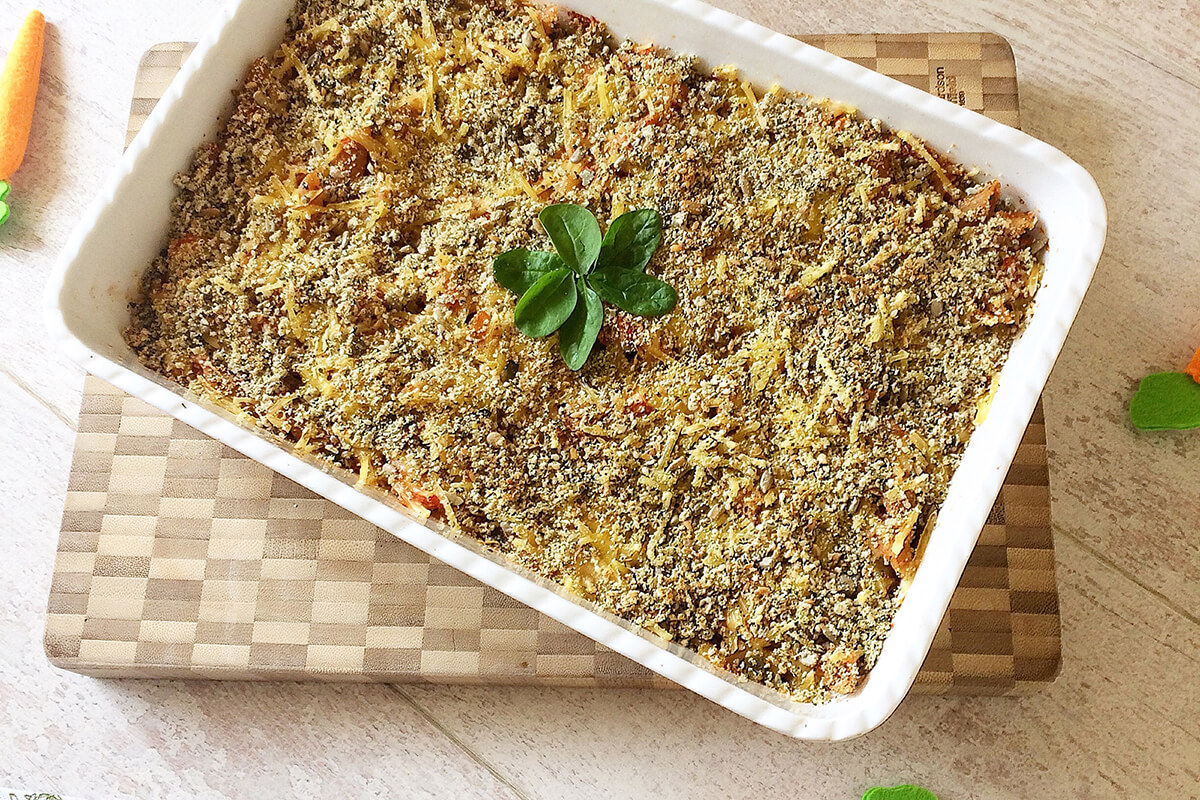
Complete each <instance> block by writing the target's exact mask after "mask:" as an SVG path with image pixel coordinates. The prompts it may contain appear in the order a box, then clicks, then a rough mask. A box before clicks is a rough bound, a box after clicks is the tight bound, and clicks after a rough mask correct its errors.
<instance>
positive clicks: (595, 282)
mask: <svg viewBox="0 0 1200 800" xmlns="http://www.w3.org/2000/svg"><path fill="white" fill-rule="evenodd" d="M538 219H539V220H540V221H541V223H542V227H543V228H544V229H545V231H546V235H547V236H549V237H550V242H551V243H552V244H553V245H554V252H553V253H546V252H541V251H536V250H526V249H524V248H518V249H516V250H509V251H508V252H507V253H503V254H502V255H500V256H498V257H497V258H496V260H495V261H494V262H493V263H492V275H493V276H494V277H495V278H496V282H497V283H499V284H500V285H501V286H503V287H504V288H506V289H508V290H509V291H511V292H513V293H515V294H516V295H518V296H519V297H520V300H518V301H517V307H516V309H515V310H514V311H513V322H514V323H516V326H517V329H518V330H519V331H521V333H523V334H525V335H526V336H529V337H532V338H534V339H540V338H542V337H544V336H549V335H550V334H552V333H554V332H555V331H558V344H559V350H560V351H561V352H562V357H563V361H565V362H566V364H567V366H568V367H570V368H571V369H573V370H579V369H582V368H583V365H584V364H585V363H586V362H587V359H588V356H589V355H591V353H592V348H593V347H594V346H595V344H596V337H597V336H598V335H599V334H600V328H601V326H603V324H604V303H609V304H611V305H614V306H616V307H617V308H619V309H621V310H623V311H627V312H629V313H630V314H634V315H637V316H639V317H661V316H662V315H664V314H667V313H669V312H670V311H671V310H672V309H674V308H675V305H676V303H678V302H679V296H678V294H676V292H675V289H673V288H672V287H671V286H670V285H669V284H667V283H664V282H663V281H660V280H659V279H658V278H655V277H654V276H653V275H648V274H646V265H647V264H649V263H650V259H651V258H652V257H653V256H654V253H655V251H657V250H658V248H659V245H660V244H662V215H661V214H659V213H658V212H657V211H655V210H654V209H652V208H642V209H638V210H637V211H630V212H629V213H628V214H622V215H621V216H619V217H617V218H616V219H615V220H613V222H612V224H611V225H609V226H608V231H607V232H605V233H604V235H603V236H601V234H600V223H599V222H598V221H597V220H596V217H595V215H593V214H592V212H591V211H588V210H587V209H586V208H584V207H583V206H577V205H574V204H571V203H560V204H558V205H552V206H547V207H546V208H544V209H542V212H541V213H540V214H538Z"/></svg>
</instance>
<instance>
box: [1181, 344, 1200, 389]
mask: <svg viewBox="0 0 1200 800" xmlns="http://www.w3.org/2000/svg"><path fill="white" fill-rule="evenodd" d="M1184 372H1185V373H1187V374H1188V375H1189V376H1190V377H1191V379H1192V380H1194V381H1195V382H1196V383H1200V348H1198V349H1197V350H1196V354H1195V355H1194V356H1192V360H1191V361H1189V362H1188V365H1187V369H1185V370H1184Z"/></svg>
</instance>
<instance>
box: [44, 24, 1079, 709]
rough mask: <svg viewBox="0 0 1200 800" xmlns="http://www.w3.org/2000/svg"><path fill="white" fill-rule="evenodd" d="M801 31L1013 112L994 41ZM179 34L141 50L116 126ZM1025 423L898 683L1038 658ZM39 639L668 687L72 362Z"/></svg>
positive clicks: (972, 677)
mask: <svg viewBox="0 0 1200 800" xmlns="http://www.w3.org/2000/svg"><path fill="white" fill-rule="evenodd" d="M808 41H809V42H810V43H812V44H815V45H817V46H818V47H822V48H825V49H827V50H830V51H832V52H834V53H836V54H838V55H841V56H844V57H847V58H850V59H852V60H854V61H857V62H859V63H861V64H863V65H865V66H868V67H871V68H873V69H878V70H880V71H882V72H886V73H888V74H890V75H894V76H895V77H897V78H899V79H901V80H903V81H905V82H907V83H910V84H912V85H914V86H917V87H918V88H921V89H924V90H927V91H932V92H935V93H937V94H939V95H941V96H943V97H946V98H947V99H950V100H953V101H954V102H957V103H960V104H962V105H966V106H968V107H970V108H974V109H976V110H980V111H983V112H984V113H987V114H988V115H990V116H992V117H994V118H996V119H998V120H1000V121H1002V122H1005V123H1008V124H1012V125H1016V124H1018V122H1019V118H1018V107H1017V84H1016V72H1015V67H1014V63H1013V58H1012V52H1011V50H1010V49H1009V47H1008V45H1007V44H1006V43H1005V42H1004V40H1003V39H1000V38H999V37H996V36H992V35H989V34H918V35H897V36H883V35H879V36H873V35H860V36H825V37H809V38H808ZM191 48H192V45H190V44H183V43H174V44H164V45H159V46H157V47H155V48H153V49H151V50H150V51H149V52H148V53H147V54H146V55H145V57H144V58H143V60H142V64H141V67H140V69H139V72H138V77H137V84H136V89H135V96H134V101H133V113H132V117H131V120H130V125H129V136H130V138H131V139H132V137H133V136H134V135H135V134H136V133H137V131H138V130H139V129H140V128H141V125H142V123H143V122H144V121H145V119H146V117H147V116H148V115H149V113H150V111H151V110H152V109H153V107H154V105H155V103H156V102H157V100H158V98H159V97H160V96H161V95H162V93H163V91H164V90H165V89H166V86H167V84H168V83H169V82H170V80H171V78H172V77H173V76H174V75H175V73H176V72H177V71H178V69H179V67H180V66H181V65H182V63H183V60H184V59H185V58H186V57H187V55H188V54H189V53H190V52H191ZM1044 431H1045V429H1044V426H1043V423H1042V417H1041V410H1040V409H1039V410H1038V412H1037V414H1036V416H1035V418H1034V420H1033V422H1032V423H1031V424H1030V426H1029V429H1028V431H1026V434H1025V439H1024V442H1023V443H1022V445H1021V448H1020V450H1019V452H1018V454H1017V457H1016V460H1015V462H1014V464H1013V466H1012V469H1011V471H1010V472H1009V475H1008V479H1007V481H1006V483H1005V486H1004V489H1003V491H1002V493H1001V497H1000V500H999V501H998V502H997V504H996V507H995V508H994V509H993V511H992V514H991V516H990V518H989V520H988V524H987V526H986V527H985V528H984V530H983V534H982V536H981V538H980V541H979V546H978V547H977V548H976V550H975V552H974V554H973V556H972V557H971V561H970V564H969V565H968V567H967V570H966V572H965V574H964V575H963V580H962V583H961V585H960V586H959V588H958V590H957V592H956V593H955V595H954V598H953V601H952V602H951V607H950V611H949V612H948V614H947V617H946V619H945V620H944V621H943V623H942V626H941V629H940V630H939V632H938V635H937V639H936V641H935V642H934V646H933V649H932V651H931V652H930V654H929V657H928V659H927V660H926V662H925V665H924V667H923V669H922V671H921V674H920V677H919V678H918V681H917V687H916V690H917V691H924V692H930V693H952V692H961V693H990V694H1000V693H1005V692H1011V691H1014V690H1017V689H1020V688H1021V687H1026V686H1029V685H1036V684H1037V683H1038V682H1042V681H1048V680H1052V679H1053V678H1054V676H1055V675H1056V674H1057V672H1058V665H1059V658H1060V647H1059V618H1058V595H1057V592H1056V590H1055V584H1054V549H1053V542H1052V540H1051V535H1050V508H1049V504H1050V498H1049V487H1048V475H1047V469H1046V448H1045V433H1044ZM46 652H47V653H48V654H49V657H50V660H51V662H52V663H54V664H55V665H57V666H60V667H63V668H65V669H70V670H74V671H77V672H82V673H85V674H89V675H97V676H124V677H143V678H151V677H211V678H240V679H276V678H279V679H285V678H286V679H322V680H382V681H396V682H399V681H429V682H470V683H479V682H495V683H543V684H572V685H593V686H594V685H601V686H615V685H626V686H630V685H633V686H666V685H673V684H668V683H667V682H666V681H665V680H663V679H661V678H659V677H657V676H656V675H654V674H653V673H651V672H649V671H648V670H646V669H645V668H643V667H641V666H639V665H637V664H634V663H633V662H630V661H628V660H626V659H625V658H623V657H621V656H619V655H617V654H616V653H613V652H612V651H610V650H607V649H606V648H604V647H602V646H599V645H597V644H595V643H593V642H592V641H591V640H589V639H587V638H585V637H582V636H580V635H579V634H576V633H574V632H573V631H571V630H569V629H568V628H566V627H564V626H562V625H560V624H559V623H557V622H554V621H553V620H550V619H548V618H547V617H544V616H542V615H540V614H538V613H537V612H536V611H533V610H531V609H529V608H526V607H524V606H522V605H520V604H518V603H516V602H515V601H513V600H510V599H509V598H508V597H506V596H504V595H503V594H501V593H500V592H498V591H496V590H494V589H490V588H487V587H485V586H482V585H480V584H479V583H477V582H476V581H475V580H473V579H472V578H469V577H467V576H465V575H463V574H461V573H459V572H457V571H455V570H453V569H451V568H450V567H447V566H445V565H443V564H440V563H438V562H436V561H431V560H430V559H429V557H428V556H426V555H425V554H424V553H421V552H420V551H418V550H416V549H414V548H412V547H410V546H408V545H407V544H404V543H402V542H400V541H399V540H398V539H395V538H393V537H392V536H390V535H389V534H386V533H384V532H382V531H380V530H379V529H377V528H375V527H374V526H372V525H370V524H369V523H367V522H365V521H363V520H361V519H358V518H357V517H354V516H353V515H351V514H350V513H348V512H346V511H344V510H342V509H341V508H339V507H338V506H336V505H334V504H333V503H330V502H327V501H325V500H323V499H321V498H319V497H317V496H316V495H314V494H312V493H310V492H309V491H308V490H306V489H303V488H301V487H299V486H297V485H296V484H294V483H292V482H291V481H289V480H287V479H286V478H283V477H281V476H279V475H277V474H275V473H273V472H271V471H270V470H268V469H267V468H266V467H263V466H261V465H259V464H257V463H256V462H254V461H251V460H249V459H247V458H245V457H243V456H242V455H240V454H238V453H236V452H235V451H233V450H231V449H229V448H227V447H225V446H224V445H221V444H220V443H218V442H216V441H214V440H212V439H209V438H207V437H205V436H203V435H202V434H199V433H197V432H196V431H194V430H192V429H191V428H189V427H187V426H186V425H183V424H182V423H180V422H177V421H175V420H173V419H172V418H170V417H168V416H166V415H165V414H162V413H160V412H158V411H156V410H154V409H152V408H150V407H149V406H147V405H146V404H144V403H142V402H141V401H139V400H136V399H134V398H132V397H129V396H127V395H125V394H124V393H122V392H120V391H119V390H117V389H114V388H113V387H111V386H109V385H107V384H105V383H104V382H102V381H100V380H98V379H96V378H92V377H89V378H88V379H87V383H86V386H85V391H84V400H83V408H82V413H81V416H80V420H79V435H78V438H77V440H76V447H75V460H74V464H73V467H72V470H71V478H70V485H69V487H68V491H67V499H66V510H65V512H64V515H63V526H62V536H61V538H60V540H59V546H58V558H57V562H56V564H55V570H54V581H53V585H52V588H51V593H50V604H49V614H48V617H47V624H46Z"/></svg>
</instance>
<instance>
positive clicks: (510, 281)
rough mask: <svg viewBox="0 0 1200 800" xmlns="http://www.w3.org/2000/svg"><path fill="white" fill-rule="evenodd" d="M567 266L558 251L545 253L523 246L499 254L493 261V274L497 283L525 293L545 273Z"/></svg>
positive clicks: (516, 291)
mask: <svg viewBox="0 0 1200 800" xmlns="http://www.w3.org/2000/svg"><path fill="white" fill-rule="evenodd" d="M566 266H567V265H566V264H565V263H563V260H562V259H561V258H559V257H558V255H557V254H556V253H543V252H541V251H538V250H526V249H525V248H523V247H521V248H517V249H516V250H509V251H508V252H507V253H502V254H501V255H499V256H497V257H496V260H495V261H493V262H492V276H493V277H494V278H495V279H496V283H498V284H500V285H501V286H503V287H504V288H505V289H508V290H509V291H510V292H514V293H516V294H518V295H523V294H525V293H526V292H528V291H529V290H530V288H532V287H533V285H534V284H535V283H537V282H538V280H539V279H541V277H542V276H543V275H546V274H547V273H550V272H554V270H556V269H565V268H566Z"/></svg>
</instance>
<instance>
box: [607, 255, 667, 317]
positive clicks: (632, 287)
mask: <svg viewBox="0 0 1200 800" xmlns="http://www.w3.org/2000/svg"><path fill="white" fill-rule="evenodd" d="M587 280H588V283H589V284H591V287H592V288H593V289H595V290H596V293H597V294H599V295H600V297H601V298H603V300H604V302H606V303H612V304H613V305H614V306H616V307H617V308H619V309H621V310H622V311H628V312H629V313H630V314H636V315H637V316H639V317H661V316H662V315H663V314H666V313H668V312H670V311H671V310H672V309H674V308H675V304H676V303H678V302H679V295H678V294H676V292H675V289H674V288H673V287H672V286H671V285H670V284H668V283H664V282H663V281H660V280H659V279H658V278H655V277H654V276H653V275H647V274H646V273H644V272H638V271H636V270H632V269H625V268H623V267H613V266H605V267H601V268H599V269H598V270H596V271H595V272H593V273H592V274H591V275H589V276H588V279H587Z"/></svg>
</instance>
